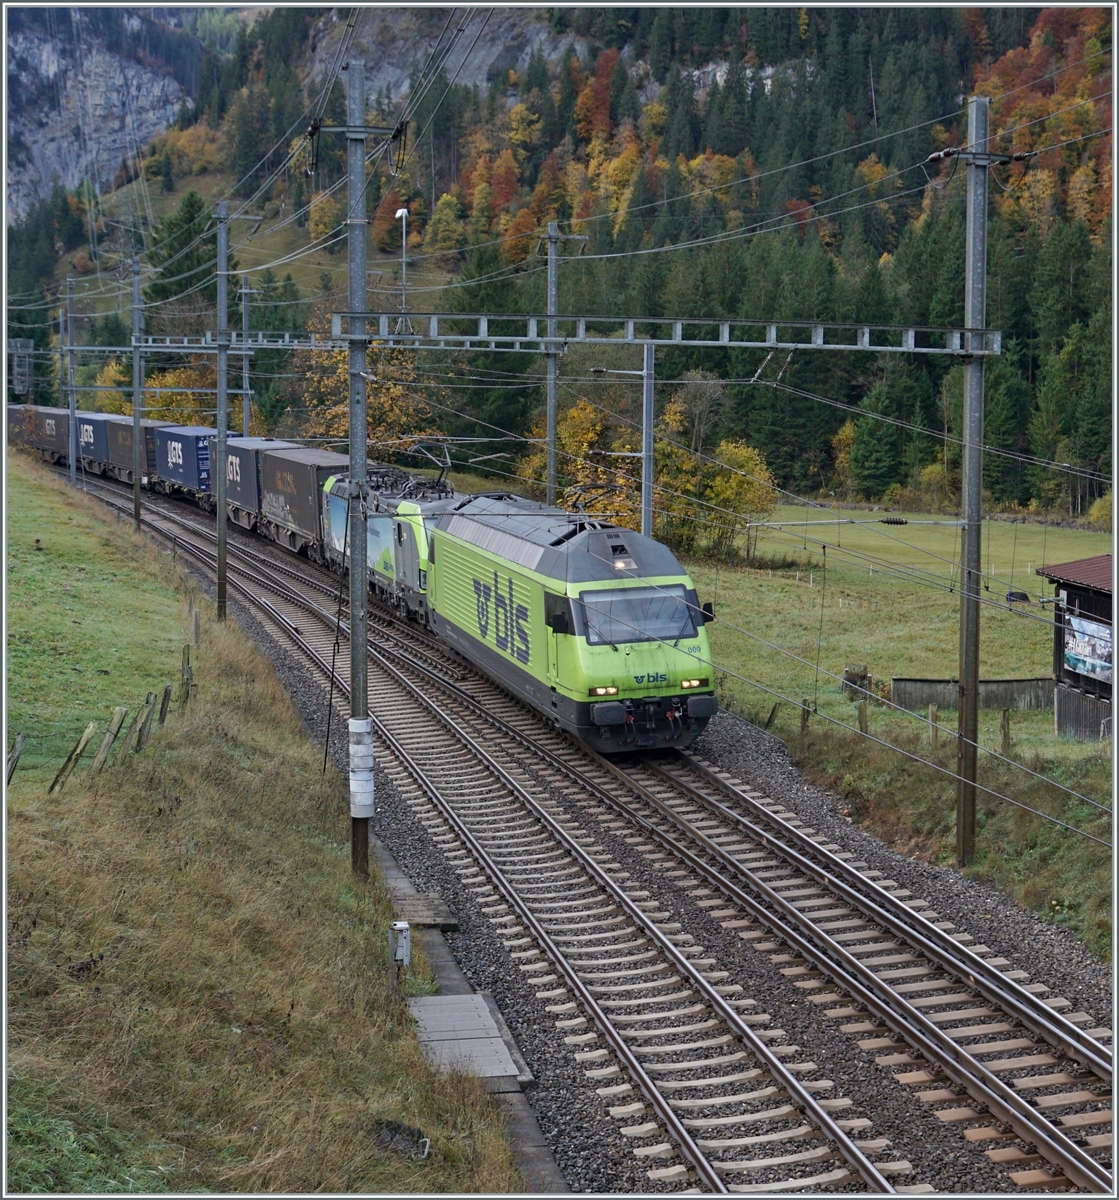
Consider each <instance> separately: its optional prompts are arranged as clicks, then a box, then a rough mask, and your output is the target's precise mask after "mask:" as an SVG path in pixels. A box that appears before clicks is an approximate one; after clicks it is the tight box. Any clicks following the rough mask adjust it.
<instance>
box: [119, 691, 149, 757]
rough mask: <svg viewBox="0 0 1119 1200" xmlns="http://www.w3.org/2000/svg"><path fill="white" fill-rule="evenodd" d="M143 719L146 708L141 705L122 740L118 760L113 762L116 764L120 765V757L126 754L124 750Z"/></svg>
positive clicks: (133, 715)
mask: <svg viewBox="0 0 1119 1200" xmlns="http://www.w3.org/2000/svg"><path fill="white" fill-rule="evenodd" d="M143 717H144V706H143V705H142V704H141V705H140V707H139V708H137V709H136V711H135V712H134V713H133V714H132V720H131V721H129V722H128V729H127V730H126V731H125V734H124V737H122V738H121V739H120V748H119V749H118V750H117V754H116V758H115V759H114V760H113V761H114V762H116V763H118V764H119V763H120V756H121V755H122V754H123V753H124V748H125V747H126V746H127V745H128V743H129V742H130V741H131V740H132V734H133V733H134V732H135V730H136V726H137V725H139V723H140V722H141V720H143Z"/></svg>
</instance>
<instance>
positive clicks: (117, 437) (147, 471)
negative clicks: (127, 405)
mask: <svg viewBox="0 0 1119 1200" xmlns="http://www.w3.org/2000/svg"><path fill="white" fill-rule="evenodd" d="M166 428H168V423H167V422H166V421H154V420H152V419H151V418H148V417H145V418H143V419H141V421H140V436H141V437H142V438H143V445H144V452H143V454H142V456H141V459H140V462H141V470H142V472H143V474H144V475H146V476H147V477H148V478H149V479H150V478H151V477H152V476H153V475H155V473H156V470H155V468H156V454H157V448H156V444H155V431H156V430H157V429H166ZM105 440H106V443H107V445H108V454H107V456H106V457H107V458H108V462H109V467H110V474H112V475H115V476H116V478H117V479H120V480H123V482H125V483H131V482H132V466H133V458H132V418H131V417H124V418H123V419H122V420H120V421H113V422H111V423H110V424H109V425H107V426H106V428H105Z"/></svg>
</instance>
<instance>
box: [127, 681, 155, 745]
mask: <svg viewBox="0 0 1119 1200" xmlns="http://www.w3.org/2000/svg"><path fill="white" fill-rule="evenodd" d="M142 712H143V714H144V715H143V716H142V718H140V722H139V728H138V730H137V731H136V745H133V748H132V752H133V754H139V752H140V750H143V749H144V745H145V744H146V742H148V733H149V731H150V730H151V718H152V715H154V714H155V692H154V691H149V692H148V698H146V700H145V701H144V707H143V709H142Z"/></svg>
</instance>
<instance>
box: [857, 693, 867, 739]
mask: <svg viewBox="0 0 1119 1200" xmlns="http://www.w3.org/2000/svg"><path fill="white" fill-rule="evenodd" d="M859 732H860V733H867V732H869V730H868V729H867V721H866V701H865V700H860V701H859Z"/></svg>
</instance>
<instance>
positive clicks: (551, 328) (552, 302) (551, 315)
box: [547, 221, 559, 504]
mask: <svg viewBox="0 0 1119 1200" xmlns="http://www.w3.org/2000/svg"><path fill="white" fill-rule="evenodd" d="M558 249H559V225H558V223H557V222H555V221H549V222H548V339H549V340H548V432H547V440H548V483H547V488H548V493H547V500H548V503H549V504H555V502H556V381H557V376H558V375H559V356H558V355H557V354H556V342H555V338H556V314H557V313H558V312H559V272H558V261H557V259H558V255H557V251H558Z"/></svg>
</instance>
